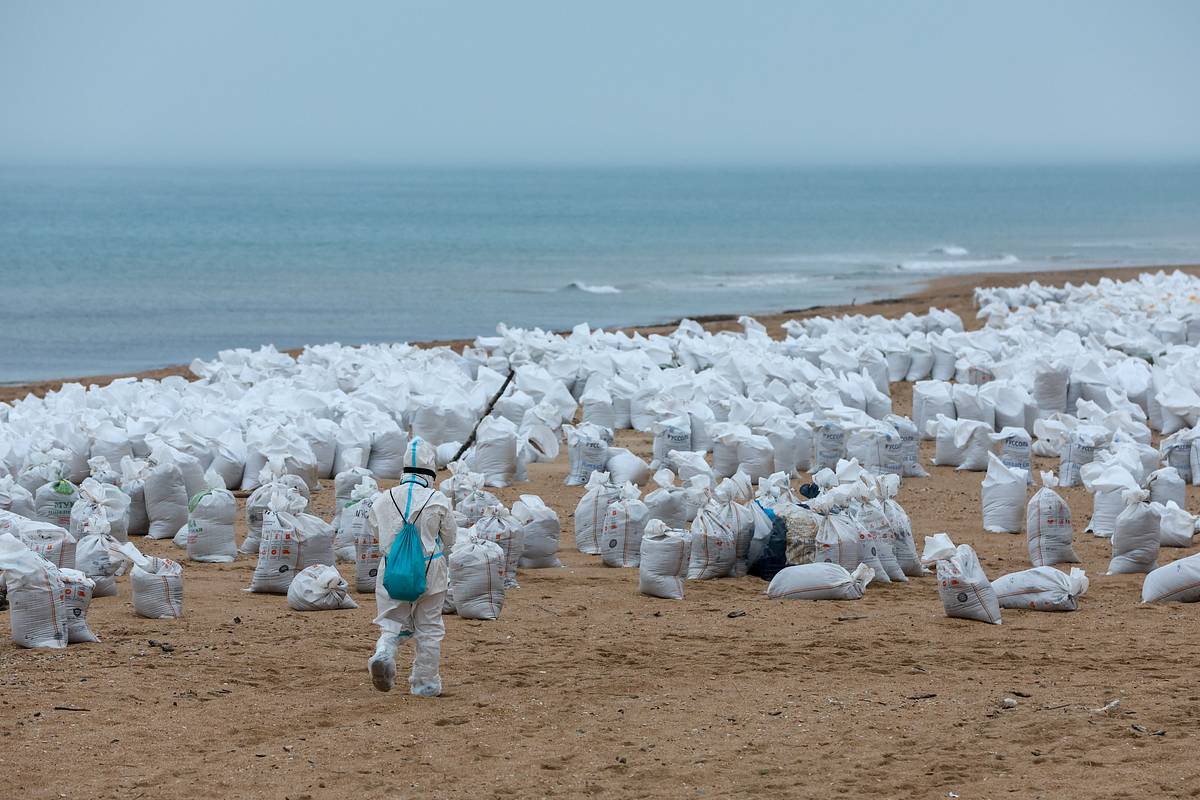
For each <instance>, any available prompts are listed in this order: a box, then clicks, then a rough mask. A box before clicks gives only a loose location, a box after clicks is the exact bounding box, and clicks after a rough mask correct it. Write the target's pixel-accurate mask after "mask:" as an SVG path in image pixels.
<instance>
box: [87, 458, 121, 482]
mask: <svg viewBox="0 0 1200 800" xmlns="http://www.w3.org/2000/svg"><path fill="white" fill-rule="evenodd" d="M117 463H120V462H117ZM88 472H89V473H90V476H91V477H92V478H93V479H95V480H97V481H99V482H100V483H111V484H112V485H113V486H119V485H120V484H121V473H119V472H117V471H116V469H114V468H113V466H112V462H110V461H109V460H108V459H107V458H104V457H103V456H93V457H92V458H89V459H88Z"/></svg>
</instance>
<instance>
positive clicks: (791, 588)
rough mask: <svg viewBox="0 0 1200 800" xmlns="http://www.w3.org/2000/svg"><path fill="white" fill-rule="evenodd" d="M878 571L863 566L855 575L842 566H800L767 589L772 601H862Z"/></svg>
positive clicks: (783, 573) (787, 570)
mask: <svg viewBox="0 0 1200 800" xmlns="http://www.w3.org/2000/svg"><path fill="white" fill-rule="evenodd" d="M874 577H875V570H873V569H871V568H870V567H868V566H867V565H866V564H859V565H858V566H857V567H855V568H854V571H853V572H850V571H848V570H847V569H846V568H845V567H843V566H842V565H841V564H834V563H820V564H797V565H795V566H791V567H784V568H783V569H781V570H780V571H779V572H777V573H776V574H775V577H774V578H772V579H771V583H770V584H769V585H768V586H767V597H769V598H770V599H772V600H859V599H861V598H862V596H863V593H864V591H865V590H866V588H867V584H869V583H870V582H871V580H872V579H873V578H874Z"/></svg>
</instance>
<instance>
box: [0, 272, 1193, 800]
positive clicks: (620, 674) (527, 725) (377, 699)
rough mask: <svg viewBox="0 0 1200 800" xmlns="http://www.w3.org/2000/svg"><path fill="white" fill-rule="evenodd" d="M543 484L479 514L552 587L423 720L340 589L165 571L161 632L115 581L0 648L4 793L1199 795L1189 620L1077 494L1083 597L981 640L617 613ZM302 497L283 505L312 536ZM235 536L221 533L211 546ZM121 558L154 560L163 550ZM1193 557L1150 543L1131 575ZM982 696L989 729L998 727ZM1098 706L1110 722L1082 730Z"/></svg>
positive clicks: (758, 598)
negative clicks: (1106, 709)
mask: <svg viewBox="0 0 1200 800" xmlns="http://www.w3.org/2000/svg"><path fill="white" fill-rule="evenodd" d="M1117 272H1119V271H1116V270H1112V271H1106V274H1116V273H1117ZM1099 274H1101V273H1099V272H1069V273H1051V274H1039V275H1037V276H1036V277H1037V278H1038V279H1039V280H1042V281H1043V282H1048V281H1049V282H1062V281H1064V280H1073V281H1076V282H1078V281H1080V280H1084V279H1094V278H1095V277H1097V276H1098V275H1099ZM1031 277H1034V276H1031V275H1027V274H1026V275H1012V274H1002V275H998V276H984V277H982V278H980V277H979V276H963V277H954V278H950V279H947V280H945V281H942V282H939V283H938V284H935V285H933V286H931V287H930V288H928V289H926V290H924V291H922V292H920V293H918V294H916V295H914V296H912V297H910V298H904V299H901V300H896V301H889V302H883V303H873V304H868V305H861V306H858V307H855V309H854V310H855V311H861V312H865V313H874V312H878V313H882V314H884V315H887V316H893V315H895V316H898V315H901V314H903V313H905V312H906V311H910V310H912V311H922V310H924V309H925V308H927V307H928V306H929V305H938V306H943V307H949V308H953V309H954V310H956V311H958V312H959V313H960V314H961V315H963V317H964V319H968V320H969V321H972V322H973V314H972V311H971V300H970V292H971V289H972V288H973V287H974V286H975V285H977V284H978V283H979V282H980V281H983V282H985V283H988V284H990V285H996V284H1000V283H1021V282H1024V281H1026V280H1028V279H1030V278H1031ZM845 310H847V309H838V308H825V309H820V310H817V311H806V312H803V313H802V314H788V315H780V316H779V317H777V318H772V319H771V320H770V322H771V323H772V324H773V325H777V324H778V323H779V322H781V321H782V320H784V319H787V318H792V317H798V316H803V315H809V314H812V313H823V314H833V313H840V312H842V311H845ZM712 324H713V326H714V327H717V326H724V325H728V324H729V323H728V322H723V321H716V322H713V323H712ZM159 374H165V371H159ZM50 386H51V385H50V384H42V385H41V386H40V388H41V389H42V390H45V389H47V388H50ZM29 388H31V387H25V389H23V391H24V390H28V389H29ZM10 394H11V391H10ZM893 398H894V402H895V406H896V410H897V411H898V412H900V413H907V411H908V410H909V406H910V399H911V387H910V386H908V385H904V384H902V385H898V386H893ZM618 441H619V442H620V443H622V444H625V445H627V446H630V447H631V448H632V449H634V450H635V452H638V453H639V454H641V455H642V456H644V457H648V456H649V450H650V442H649V438H648V437H647V436H645V435H642V434H637V433H631V432H623V433H621V434H620V435H619V436H618ZM924 455H925V458H926V461H928V458H929V456H930V455H931V448H930V447H928V446H927V447H926V450H925V452H924ZM1037 462H1038V463H1036V464H1035V467H1036V468H1051V467H1056V464H1055V463H1053V462H1052V461H1051V460H1048V459H1038V460H1037ZM564 472H565V469H564V465H563V464H562V463H556V464H548V465H533V466H532V467H531V468H530V477H531V481H530V482H529V483H528V484H523V485H520V486H519V487H516V488H513V489H509V490H500V491H498V492H497V493H498V494H500V495H501V496H502V498H503V499H504V500H505V502H506V503H511V501H513V500H515V499H516V497H517V496H518V495H519V494H522V493H535V494H539V495H541V496H542V497H543V498H545V499H546V501H547V502H548V503H549V504H550V505H551V507H553V508H554V509H556V510H557V511H558V513H559V515H560V517H561V518H562V521H563V527H564V537H563V541H564V548H563V554H562V555H563V561H564V563H565V565H566V566H565V568H564V569H558V570H537V571H533V570H530V571H524V572H523V573H522V574H521V576H520V581H521V588H520V589H515V590H512V591H511V592H510V593H509V595H508V598H507V601H506V604H505V607H504V612H503V615H502V617H501V619H500V620H499V621H496V622H474V621H465V620H461V619H459V618H458V617H447V618H446V628H447V636H446V642H445V645H444V648H443V665H442V676H443V680H444V682H445V686H446V693H445V695H444V696H443V697H441V698H440V699H437V700H423V699H418V698H414V697H410V696H409V695H407V694H406V693H404V692H402V691H395V692H393V693H391V694H379V693H377V692H375V691H374V690H372V688H371V685H370V682H369V680H368V677H367V673H366V669H365V664H366V658H367V656H369V655H370V653H371V650H372V646H373V642H374V639H375V629H374V628H373V627H372V625H371V618H372V616H373V614H374V601H373V598H372V597H371V596H370V595H356V599H357V600H358V601H359V602H360V603H361V608H359V609H358V610H357V611H345V612H328V613H309V614H302V613H297V612H293V611H290V610H289V609H288V607H287V603H286V600H285V598H283V597H281V596H273V595H251V594H247V593H245V592H243V589H244V588H245V587H246V586H248V585H249V582H250V574H251V572H252V571H253V566H254V559H253V558H248V557H244V556H243V557H240V558H239V560H238V561H237V562H236V563H234V564H231V565H206V564H185V582H186V583H185V585H186V590H185V598H186V599H185V606H186V618H185V619H183V620H180V621H152V620H144V619H140V618H138V617H135V616H133V613H132V610H131V607H130V602H129V586H128V581H127V580H124V579H123V580H122V581H121V594H120V596H119V597H116V598H103V599H100V600H97V601H95V602H94V604H93V606H92V610H91V613H90V615H89V619H90V621H91V624H92V628H93V629H94V630H95V631H96V632H97V634H99V636H100V638H101V639H102V640H103V641H102V642H101V643H100V644H93V645H73V646H71V647H70V648H68V649H67V650H66V651H59V652H44V651H29V650H19V649H17V648H15V647H14V646H13V645H12V644H11V643H10V642H9V641H7V637H5V641H4V642H3V643H2V644H0V704H2V708H3V711H2V713H0V735H2V738H0V775H3V777H4V780H5V783H6V785H7V788H8V794H9V795H10V796H12V797H16V798H41V797H52V798H53V797H118V796H119V797H122V798H139V797H147V798H160V797H165V798H170V797H238V798H242V797H247V798H285V797H286V798H291V799H292V800H298V799H299V798H338V799H339V800H345V798H348V797H349V798H374V797H383V796H385V795H386V796H393V797H436V798H460V797H461V798H488V797H513V798H526V797H567V796H569V797H576V796H599V797H626V796H629V797H649V798H674V797H729V796H748V797H753V796H771V797H814V798H817V797H820V798H825V797H831V796H850V797H858V796H865V795H869V796H872V797H879V798H889V797H901V796H904V797H950V796H953V795H951V794H950V793H951V792H953V793H955V794H956V795H958V796H960V797H962V798H997V797H1016V798H1033V797H1045V798H1090V797H1124V796H1131V797H1132V796H1136V797H1176V796H1196V795H1197V794H1200V769H1198V768H1197V767H1196V766H1195V765H1194V764H1193V763H1192V758H1193V754H1194V752H1195V751H1194V750H1193V748H1194V747H1196V744H1197V739H1196V735H1195V734H1196V723H1195V720H1196V718H1197V716H1198V715H1200V688H1197V686H1196V685H1195V684H1193V682H1192V680H1193V677H1194V676H1193V674H1192V672H1191V670H1192V669H1193V665H1194V664H1195V663H1196V661H1197V659H1198V658H1200V636H1198V635H1197V633H1196V629H1195V628H1189V627H1188V626H1189V625H1192V626H1195V625H1196V621H1197V615H1198V614H1200V607H1196V606H1182V605H1173V606H1142V605H1139V602H1138V601H1139V598H1140V586H1141V576H1136V575H1126V576H1115V577H1105V576H1104V574H1103V573H1104V571H1105V568H1106V566H1107V563H1108V557H1109V544H1108V542H1107V541H1106V540H1101V539H1095V538H1093V537H1092V536H1091V535H1090V534H1085V533H1083V532H1082V531H1083V528H1084V527H1085V525H1086V523H1087V518H1088V516H1089V514H1090V511H1091V499H1090V497H1089V496H1088V494H1087V492H1085V491H1084V490H1082V489H1067V490H1063V493H1064V495H1065V496H1066V498H1067V499H1068V501H1069V502H1070V504H1071V507H1072V509H1073V510H1074V516H1075V529H1076V532H1077V533H1076V549H1077V550H1078V552H1079V554H1080V556H1081V557H1082V558H1083V560H1084V564H1083V566H1084V567H1085V568H1086V569H1087V571H1088V573H1089V575H1090V576H1091V579H1092V585H1091V589H1090V590H1089V592H1088V594H1087V596H1086V597H1084V598H1083V600H1082V601H1081V610H1080V611H1078V612H1077V613H1071V614H1048V613H1038V612H1032V611H1027V612H1023V611H1005V612H1004V624H1003V625H1002V626H991V625H984V624H981V623H975V622H966V621H962V620H951V619H947V618H946V617H945V616H944V615H943V612H942V607H941V603H940V602H939V600H938V596H937V590H936V587H935V585H934V581H933V579H932V578H923V579H914V580H912V581H910V582H909V583H907V584H891V585H878V584H872V585H871V586H870V587H869V588H868V590H867V595H866V597H865V598H864V599H862V600H860V601H858V602H818V603H806V602H771V601H768V600H766V598H765V597H764V595H763V590H764V588H765V584H764V583H763V582H761V581H759V580H758V579H756V578H752V577H746V578H738V579H724V580H719V581H706V582H689V583H688V585H687V589H686V591H687V597H686V599H685V600H683V601H675V602H673V601H666V600H658V599H654V598H649V597H643V596H641V595H639V594H638V592H637V572H636V570H630V569H624V570H618V569H605V568H603V567H601V566H599V560H598V558H595V557H590V556H583V555H581V554H579V553H577V552H575V551H574V549H573V547H572V546H571V545H572V544H573V521H572V512H573V510H574V508H575V505H576V503H577V501H578V499H579V497H580V495H581V494H582V489H580V488H568V487H564V486H563V485H562V478H563V475H564ZM931 472H932V477H930V478H928V479H909V480H906V481H905V482H904V485H903V487H902V489H901V492H900V496H899V499H900V501H901V502H902V503H903V505H904V507H905V508H906V509H907V510H908V512H909V514H910V515H911V517H912V520H913V528H914V534H915V535H916V537H917V541H918V542H920V541H921V537H922V536H923V535H925V534H929V533H933V532H936V531H943V530H944V531H948V532H949V533H950V534H951V536H952V537H953V539H954V540H955V541H956V542H966V543H968V544H971V545H973V546H974V547H975V548H976V550H977V551H978V552H979V555H980V558H981V560H982V562H983V566H984V568H985V570H986V571H987V573H988V574H989V575H990V576H991V577H993V578H994V577H996V576H998V575H1000V574H1003V573H1005V572H1010V571H1014V570H1019V569H1023V568H1025V567H1027V566H1028V562H1027V560H1026V555H1025V544H1024V537H1023V536H1012V535H1003V534H988V533H985V532H984V531H983V530H982V526H981V521H980V507H979V482H980V480H981V478H982V475H981V474H980V473H956V472H954V471H953V470H951V469H948V468H939V467H933V468H931ZM326 487H327V488H325V489H324V490H322V491H321V492H320V493H319V494H318V495H317V496H316V498H315V500H314V504H313V506H314V513H318V514H320V515H322V516H324V517H325V518H327V519H328V518H329V516H330V515H331V512H332V485H331V482H326ZM240 502H244V501H240ZM1189 508H1190V510H1192V511H1196V510H1200V489H1195V488H1193V489H1189ZM244 533H245V530H244V521H243V522H242V523H240V525H239V531H238V535H239V540H240V538H241V536H243V535H244ZM137 544H138V545H139V546H140V547H143V548H144V549H145V550H146V551H147V552H151V553H154V554H158V555H168V556H178V555H180V551H178V550H176V549H174V548H173V547H172V546H171V544H170V543H169V542H148V541H146V540H137ZM1196 551H1197V548H1190V549H1187V550H1164V552H1163V558H1162V559H1160V561H1161V560H1171V559H1174V558H1176V557H1180V556H1183V555H1190V554H1191V553H1193V552H1196ZM342 571H343V574H345V575H346V576H347V577H350V578H351V579H352V570H349V569H347V568H346V567H345V566H343V567H342ZM732 612H744V616H734V617H731V616H730V615H731V613H732ZM2 616H5V615H0V617H2ZM0 624H5V625H6V624H7V621H6V620H0ZM152 639H153V640H158V641H165V642H169V643H170V644H171V645H173V646H174V651H173V652H170V653H164V652H163V651H162V650H161V649H160V648H158V647H151V646H149V644H148V641H149V640H152ZM410 654H411V651H408V652H407V653H405V654H404V656H408V655H410ZM406 668H407V665H406V664H405V665H404V669H406ZM1005 697H1013V698H1015V699H1016V700H1017V706H1016V708H1014V709H1010V710H1001V709H1000V708H999V705H1000V701H1001V699H1002V698H1005ZM1115 698H1120V699H1121V703H1120V706H1119V708H1118V709H1117V710H1115V711H1114V712H1111V713H1101V712H1098V711H1097V709H1099V708H1100V707H1101V706H1103V705H1105V703H1107V702H1108V701H1110V700H1113V699H1115ZM56 707H59V708H57V709H56ZM62 709H71V710H62ZM1160 732H1161V733H1160Z"/></svg>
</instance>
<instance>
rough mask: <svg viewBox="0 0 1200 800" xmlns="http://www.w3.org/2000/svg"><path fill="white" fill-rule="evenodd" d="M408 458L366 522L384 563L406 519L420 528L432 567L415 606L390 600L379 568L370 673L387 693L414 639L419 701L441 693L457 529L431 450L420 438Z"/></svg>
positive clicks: (412, 684)
mask: <svg viewBox="0 0 1200 800" xmlns="http://www.w3.org/2000/svg"><path fill="white" fill-rule="evenodd" d="M405 455H406V456H407V457H406V459H405V460H406V461H407V462H408V464H409V466H406V467H405V474H404V476H403V478H402V479H401V482H400V484H399V485H398V486H395V487H393V488H392V489H389V490H388V491H386V492H382V493H381V494H379V495H378V496H376V498H375V501H374V503H373V504H372V506H371V513H370V514H369V515H368V517H367V527H368V529H369V530H370V532H371V535H372V536H374V537H376V539H377V540H378V542H379V552H380V553H382V554H383V555H384V557H385V558H386V556H387V553H388V550H389V549H390V548H391V546H392V540H393V539H395V537H396V534H397V533H399V532H400V529H401V528H402V527H404V521H405V519H406V518H407V519H408V521H409V522H412V523H413V524H414V525H416V527H417V530H418V531H420V533H421V546H422V549H423V550H424V551H425V557H426V559H427V563H428V565H429V567H428V571H427V572H426V573H425V584H426V585H425V593H424V594H423V595H421V596H420V597H419V598H417V600H416V601H415V602H412V603H406V602H403V601H400V600H394V599H392V598H391V597H390V596H389V595H388V593H387V589H385V588H384V585H383V577H384V572H385V569H384V564H382V563H381V564H380V569H379V574H378V577H377V578H376V580H375V604H376V607H377V608H378V611H379V614H378V616H376V617H375V624H376V625H378V626H379V627H380V629H381V631H382V632H381V633H380V636H379V641H378V643H377V644H376V646H375V654H374V655H373V656H371V658H370V660H369V661H368V662H367V668H368V670H369V671H370V673H371V681H372V683H373V684H374V685H375V688H376V689H379V690H380V691H384V692H386V691H389V690H390V689H391V688H392V686H393V685H394V684H395V680H396V649H397V646H398V645H400V644H402V643H403V642H404V641H405V640H406V639H412V640H413V642H414V644H415V645H416V654H415V656H414V658H413V666H412V672H411V673H410V675H409V678H408V683H409V690H410V691H411V692H412V693H413V694H415V695H419V696H421V697H437V696H438V695H440V694H441V693H442V679H441V675H440V674H439V671H438V668H439V664H440V661H441V653H442V638H443V637H444V636H445V634H446V627H445V625H444V624H443V623H442V602H443V600H444V598H445V596H446V589H447V587H448V586H449V569H448V566H447V559H446V555H447V554H448V553H449V552H450V548H451V547H453V546H454V534H455V531H456V530H457V526H456V525H455V522H454V513H453V512H452V511H451V509H450V501H449V500H448V499H447V498H446V496H445V495H444V494H442V493H441V492H439V491H437V490H436V489H434V488H432V487H433V485H434V483H433V480H434V476H433V467H434V458H435V452H434V449H433V447H432V446H431V445H429V444H428V443H427V442H425V441H423V440H420V439H417V440H415V441H413V442H411V443H410V445H409V447H408V452H407V453H406V454H405Z"/></svg>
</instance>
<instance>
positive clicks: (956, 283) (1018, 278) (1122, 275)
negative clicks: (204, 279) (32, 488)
mask: <svg viewBox="0 0 1200 800" xmlns="http://www.w3.org/2000/svg"><path fill="white" fill-rule="evenodd" d="M1159 270H1165V271H1174V270H1180V271H1183V272H1188V273H1191V274H1200V264H1164V265H1157V266H1142V267H1105V268H1095V269H1092V268H1072V269H1062V270H1031V271H1024V272H1007V271H1006V272H970V273H962V274H959V273H955V274H949V275H939V276H936V277H933V278H925V279H922V280H921V281H920V282H919V283H918V285H917V288H915V289H914V291H912V292H910V293H908V294H902V295H898V296H895V297H888V298H882V299H878V300H872V301H868V302H864V303H847V304H837V305H819V306H812V307H810V308H802V309H789V310H786V311H781V312H779V313H774V314H762V315H756V317H755V318H756V319H758V321H759V322H761V323H763V324H764V325H765V326H766V327H767V330H768V331H769V332H770V333H771V334H772V335H780V334H781V333H782V327H781V326H782V325H783V323H785V322H787V321H788V320H793V319H805V318H808V317H814V316H834V315H841V314H848V313H854V314H880V315H882V316H885V317H888V316H902V315H903V314H905V313H907V312H908V311H910V310H911V307H912V306H921V307H922V308H924V305H923V304H927V305H929V306H937V307H938V308H948V309H950V310H951V311H954V312H955V313H957V314H958V315H959V316H960V317H962V318H963V322H964V323H965V324H966V325H967V327H968V328H970V327H972V326H973V323H974V322H975V318H974V302H973V298H974V290H975V288H976V287H977V286H982V285H988V286H1019V285H1021V284H1025V283H1029V282H1031V281H1034V280H1037V281H1039V282H1040V283H1043V284H1050V285H1056V284H1062V283H1065V282H1067V281H1070V282H1072V283H1088V282H1094V281H1096V280H1098V279H1100V278H1104V277H1108V278H1114V279H1125V280H1127V279H1129V278H1130V277H1131V276H1135V275H1137V274H1139V273H1142V272H1157V271H1159ZM742 313H744V312H733V313H730V314H715V315H714V314H709V315H697V316H693V317H691V319H694V320H696V321H697V322H699V323H701V324H702V325H703V326H704V327H705V328H706V329H708V330H711V331H722V330H737V329H739V327H740V326H739V325H738V324H737V319H738V317H739V316H741V315H742ZM679 321H680V320H673V321H671V322H667V323H661V324H650V325H641V324H634V325H623V326H616V327H613V328H612V330H621V331H625V332H627V333H633V332H634V331H638V332H640V333H643V334H650V333H666V332H669V331H671V330H674V329H675V327H676V326H677V325H678V324H679ZM511 324H514V325H516V324H519V323H517V322H513V323H511ZM488 333H490V332H487V333H485V332H481V333H480V334H479V335H488ZM472 342H473V339H442V340H435V341H422V342H412V344H413V345H415V346H418V347H453V348H456V349H457V348H460V347H462V346H463V345H469V344H471V343H472ZM283 352H286V353H288V354H290V355H296V354H298V353H300V352H301V348H294V349H290V350H285V351H283ZM213 355H215V354H213ZM198 357H199V356H198ZM175 375H179V376H183V377H186V378H191V372H190V370H189V364H175V365H171V366H167V367H159V368H156V369H147V370H141V371H137V372H126V373H117V374H110V375H86V376H78V377H64V378H54V379H49V380H39V381H29V382H25V383H13V384H0V402H12V401H14V400H18V399H20V398H22V397H25V396H26V395H28V394H33V395H35V396H38V397H42V396H44V395H46V394H47V393H48V392H52V391H55V390H57V389H59V388H60V387H62V386H63V385H64V384H69V383H80V384H83V385H84V386H89V385H93V384H95V385H98V386H104V385H107V384H109V383H112V382H113V381H115V380H120V379H122V378H150V379H156V380H161V379H162V378H167V377H171V376H175Z"/></svg>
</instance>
